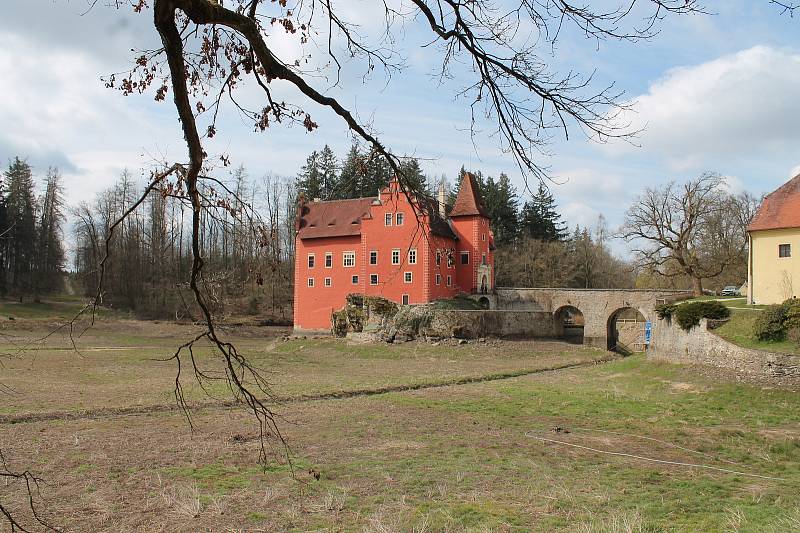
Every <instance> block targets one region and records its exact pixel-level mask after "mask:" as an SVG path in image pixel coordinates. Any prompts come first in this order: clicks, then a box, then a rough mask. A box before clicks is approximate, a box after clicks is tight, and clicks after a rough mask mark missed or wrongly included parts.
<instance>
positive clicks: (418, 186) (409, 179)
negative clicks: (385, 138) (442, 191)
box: [400, 157, 429, 195]
mask: <svg viewBox="0 0 800 533" xmlns="http://www.w3.org/2000/svg"><path fill="white" fill-rule="evenodd" d="M400 172H401V174H402V176H403V179H404V180H405V185H406V187H407V188H408V189H409V191H411V192H412V193H417V194H423V195H428V194H429V191H428V179H427V178H426V177H425V174H424V173H423V172H422V168H421V167H420V166H419V161H418V160H416V159H414V158H413V157H406V158H404V159H403V161H402V162H401V163H400Z"/></svg>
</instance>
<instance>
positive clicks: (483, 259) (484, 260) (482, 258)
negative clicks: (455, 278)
mask: <svg viewBox="0 0 800 533" xmlns="http://www.w3.org/2000/svg"><path fill="white" fill-rule="evenodd" d="M481 264H482V265H486V264H488V263H487V262H486V254H481Z"/></svg>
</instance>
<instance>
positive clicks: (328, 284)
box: [325, 278, 333, 287]
mask: <svg viewBox="0 0 800 533" xmlns="http://www.w3.org/2000/svg"><path fill="white" fill-rule="evenodd" d="M332 284H333V281H331V278H325V286H326V287H330V286H331V285H332Z"/></svg>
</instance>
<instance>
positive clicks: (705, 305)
mask: <svg viewBox="0 0 800 533" xmlns="http://www.w3.org/2000/svg"><path fill="white" fill-rule="evenodd" d="M673 314H674V315H675V319H676V320H677V321H678V325H679V326H680V327H681V328H683V329H684V330H686V331H689V330H690V329H692V328H693V327H695V326H696V325H698V324H699V323H700V319H701V318H711V319H715V320H721V319H724V318H728V317H730V316H731V310H730V309H728V308H727V307H725V306H724V305H722V303H720V302H717V301H714V300H711V301H705V302H690V303H686V304H683V305H678V306H675V309H674V311H673Z"/></svg>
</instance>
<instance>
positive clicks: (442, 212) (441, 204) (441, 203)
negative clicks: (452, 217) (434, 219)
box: [439, 178, 447, 218]
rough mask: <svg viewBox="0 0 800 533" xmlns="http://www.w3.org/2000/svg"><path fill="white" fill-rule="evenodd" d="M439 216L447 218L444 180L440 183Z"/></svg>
mask: <svg viewBox="0 0 800 533" xmlns="http://www.w3.org/2000/svg"><path fill="white" fill-rule="evenodd" d="M439 214H440V215H441V216H442V218H444V217H445V216H447V213H446V212H445V191H444V178H442V181H440V182H439Z"/></svg>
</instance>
